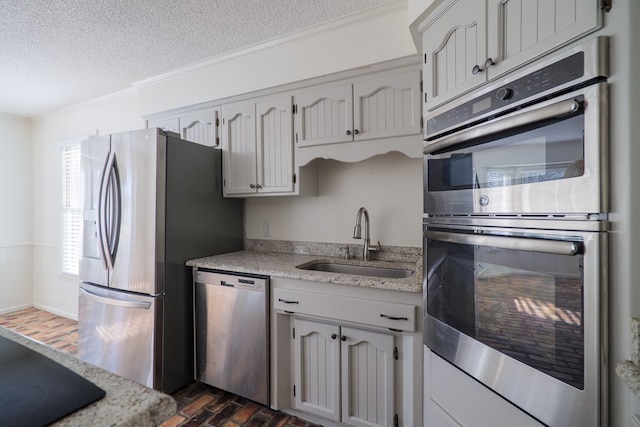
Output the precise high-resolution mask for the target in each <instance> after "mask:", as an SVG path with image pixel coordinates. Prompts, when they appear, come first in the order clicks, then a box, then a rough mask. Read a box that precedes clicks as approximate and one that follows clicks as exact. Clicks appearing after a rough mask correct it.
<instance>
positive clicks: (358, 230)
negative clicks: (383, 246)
mask: <svg viewBox="0 0 640 427" xmlns="http://www.w3.org/2000/svg"><path fill="white" fill-rule="evenodd" d="M363 215H364V247H363V253H362V259H363V260H364V261H369V260H371V255H370V252H371V250H377V248H370V245H371V239H370V236H369V212H368V211H367V209H366V208H365V207H361V208H360V209H359V210H358V213H357V214H356V225H355V227H353V238H354V239H362V226H361V222H362V216H363Z"/></svg>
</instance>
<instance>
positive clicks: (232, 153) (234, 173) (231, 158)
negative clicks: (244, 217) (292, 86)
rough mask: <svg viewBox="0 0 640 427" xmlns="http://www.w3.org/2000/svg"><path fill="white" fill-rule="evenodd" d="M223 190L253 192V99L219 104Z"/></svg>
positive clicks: (231, 192)
mask: <svg viewBox="0 0 640 427" xmlns="http://www.w3.org/2000/svg"><path fill="white" fill-rule="evenodd" d="M222 119H223V128H222V140H223V147H222V148H223V153H222V158H223V162H222V167H223V174H224V179H225V184H224V194H242V193H255V191H256V190H255V189H254V188H252V187H251V186H252V185H253V186H254V187H255V184H256V182H257V179H256V133H255V105H254V104H253V102H247V103H236V104H228V105H224V106H223V107H222Z"/></svg>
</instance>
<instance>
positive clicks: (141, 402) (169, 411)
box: [0, 326, 177, 427]
mask: <svg viewBox="0 0 640 427" xmlns="http://www.w3.org/2000/svg"><path fill="white" fill-rule="evenodd" d="M0 336H3V337H5V338H8V339H10V340H12V341H14V342H17V343H18V344H22V345H24V346H25V347H28V348H30V349H31V350H35V351H37V352H38V353H41V354H43V355H45V356H46V357H48V358H50V359H52V360H54V361H55V362H57V363H59V364H60V365H63V366H64V367H66V368H68V369H70V370H72V371H73V372H75V373H77V374H79V375H81V376H82V377H84V378H86V379H87V380H89V381H91V382H92V383H94V384H95V385H97V386H98V387H100V388H101V389H103V390H104V391H106V392H107V394H106V395H105V397H103V398H102V399H100V400H98V401H97V402H94V403H92V404H91V405H89V406H87V407H85V408H83V409H80V410H79V411H76V412H74V413H73V414H71V415H68V416H66V417H64V418H63V419H61V420H59V421H57V422H55V423H54V424H52V426H54V427H65V426H92V425H93V426H112V427H115V426H120V427H146V426H158V425H160V424H161V423H162V422H164V421H166V420H167V419H169V418H170V417H172V416H173V415H174V414H175V413H176V409H177V405H176V402H175V400H173V398H172V397H171V396H169V395H166V394H164V393H160V392H159V391H156V390H152V389H149V388H147V387H144V386H142V385H140V384H138V383H136V382H133V381H130V380H127V379H125V378H122V377H120V376H117V375H114V374H112V373H110V372H108V371H106V370H104V369H102V368H98V367H96V366H93V365H90V364H88V363H85V362H83V361H82V360H80V359H78V358H77V357H74V356H71V355H69V354H67V353H63V352H61V351H59V350H56V349H55V348H52V347H49V346H47V345H44V344H40V343H38V342H36V341H34V340H31V339H29V338H26V337H24V336H22V335H20V334H16V333H15V332H13V331H10V330H8V329H6V328H3V327H1V326H0Z"/></svg>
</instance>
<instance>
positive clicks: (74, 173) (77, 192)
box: [62, 144, 82, 276]
mask: <svg viewBox="0 0 640 427" xmlns="http://www.w3.org/2000/svg"><path fill="white" fill-rule="evenodd" d="M62 170H63V180H62V181H63V189H62V193H63V194H62V199H63V200H62V203H63V215H62V220H63V224H62V273H64V274H70V275H74V276H77V275H78V274H79V266H80V256H81V255H80V251H81V242H80V239H81V234H82V212H81V197H82V189H81V187H82V176H81V170H80V144H72V145H66V146H64V147H63V149H62Z"/></svg>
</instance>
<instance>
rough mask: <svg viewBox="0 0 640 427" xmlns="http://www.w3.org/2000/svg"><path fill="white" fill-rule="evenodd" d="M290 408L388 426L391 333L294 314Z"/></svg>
mask: <svg viewBox="0 0 640 427" xmlns="http://www.w3.org/2000/svg"><path fill="white" fill-rule="evenodd" d="M292 325H293V329H294V330H293V333H292V336H293V346H294V363H293V365H294V387H295V396H294V409H297V410H301V411H304V412H308V413H311V414H315V415H319V416H322V417H325V418H329V419H331V420H334V421H339V422H342V423H344V424H348V425H352V426H363V427H365V426H368V427H371V426H393V425H394V417H396V414H395V411H394V408H395V405H394V402H395V396H394V389H395V366H394V365H395V363H394V362H395V360H394V352H396V351H397V350H396V349H395V345H394V336H393V335H390V334H386V333H381V332H377V331H369V330H364V329H359V328H353V327H349V326H342V325H338V324H332V323H324V322H319V321H314V320H310V319H304V318H299V317H295V318H294V319H293V322H292Z"/></svg>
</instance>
